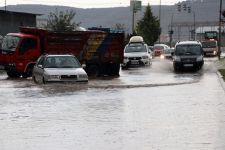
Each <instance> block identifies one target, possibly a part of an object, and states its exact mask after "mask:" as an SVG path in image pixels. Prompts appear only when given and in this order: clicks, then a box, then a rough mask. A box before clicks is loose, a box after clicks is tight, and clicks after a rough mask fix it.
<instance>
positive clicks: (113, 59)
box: [0, 27, 125, 78]
mask: <svg viewBox="0 0 225 150" xmlns="http://www.w3.org/2000/svg"><path fill="white" fill-rule="evenodd" d="M124 39H125V38H124V33H110V32H104V31H100V30H88V31H73V32H67V33H59V32H52V31H47V30H44V29H37V28H27V27H22V28H20V33H9V34H7V35H6V36H5V38H4V39H3V42H2V46H1V50H0V65H1V66H3V68H4V70H6V72H7V74H8V76H9V77H20V76H22V77H24V78H26V77H30V76H31V75H32V70H33V66H34V65H35V62H36V60H37V59H38V57H39V56H41V55H42V54H73V55H75V56H76V57H77V58H78V60H79V61H80V63H81V64H85V70H86V72H87V73H88V75H95V76H96V75H109V76H117V75H119V70H120V64H121V63H122V62H123V49H124Z"/></svg>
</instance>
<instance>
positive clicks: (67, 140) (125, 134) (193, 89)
mask: <svg viewBox="0 0 225 150" xmlns="http://www.w3.org/2000/svg"><path fill="white" fill-rule="evenodd" d="M213 61H214V59H213V58H210V59H207V60H206V63H205V65H204V68H203V69H202V70H200V71H198V72H185V73H174V72H173V68H172V63H171V62H170V61H168V60H160V59H154V61H153V64H152V66H150V67H144V68H132V69H129V70H123V71H121V76H120V77H119V78H114V79H108V78H102V79H91V80H90V81H89V83H88V84H54V83H53V84H47V85H36V84H34V83H33V82H32V81H31V79H26V80H25V79H17V80H12V79H7V76H6V75H1V76H0V129H1V134H0V149H1V150H27V149H29V150H74V149H76V150H90V149H94V150H105V149H107V150H224V149H225V142H224V141H225V134H224V132H225V115H224V114H225V98H224V97H225V92H224V91H223V89H222V87H221V85H220V82H219V80H218V77H217V74H216V70H215V68H214V67H213Z"/></svg>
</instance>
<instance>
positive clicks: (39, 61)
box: [37, 57, 44, 65]
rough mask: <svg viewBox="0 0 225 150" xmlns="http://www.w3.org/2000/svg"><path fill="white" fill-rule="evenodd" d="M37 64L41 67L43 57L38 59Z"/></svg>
mask: <svg viewBox="0 0 225 150" xmlns="http://www.w3.org/2000/svg"><path fill="white" fill-rule="evenodd" d="M37 62H38V63H37V65H43V62H44V57H40V58H39V59H38V61H37Z"/></svg>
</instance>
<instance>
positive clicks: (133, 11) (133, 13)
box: [132, 2, 136, 35]
mask: <svg viewBox="0 0 225 150" xmlns="http://www.w3.org/2000/svg"><path fill="white" fill-rule="evenodd" d="M135 13H136V12H135V2H134V4H133V10H132V34H133V35H134V33H135V31H134V17H135Z"/></svg>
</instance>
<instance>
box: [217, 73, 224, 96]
mask: <svg viewBox="0 0 225 150" xmlns="http://www.w3.org/2000/svg"><path fill="white" fill-rule="evenodd" d="M216 74H217V75H218V78H219V81H220V84H221V86H222V88H223V90H224V92H225V82H224V80H223V76H222V75H221V74H220V72H219V71H217V72H216Z"/></svg>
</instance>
